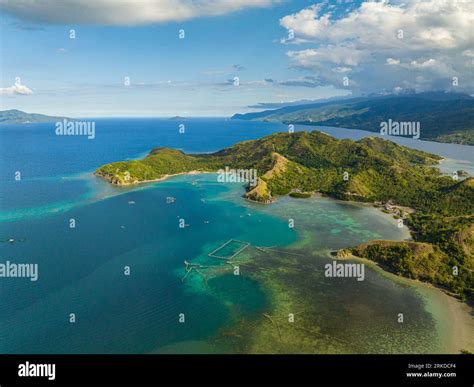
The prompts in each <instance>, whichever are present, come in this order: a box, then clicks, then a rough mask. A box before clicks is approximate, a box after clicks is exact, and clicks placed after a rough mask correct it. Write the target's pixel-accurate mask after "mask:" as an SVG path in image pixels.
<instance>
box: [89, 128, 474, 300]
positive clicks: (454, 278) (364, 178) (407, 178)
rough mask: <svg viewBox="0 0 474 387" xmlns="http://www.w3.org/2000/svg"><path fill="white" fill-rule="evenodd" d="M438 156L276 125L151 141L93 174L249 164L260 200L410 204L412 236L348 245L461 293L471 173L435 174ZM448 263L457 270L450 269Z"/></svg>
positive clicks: (125, 175) (473, 201)
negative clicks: (210, 139) (176, 141)
mask: <svg viewBox="0 0 474 387" xmlns="http://www.w3.org/2000/svg"><path fill="white" fill-rule="evenodd" d="M439 159H440V157H439V156H436V155H433V154H429V153H425V152H422V151H418V150H412V149H409V148H406V147H403V146H400V145H397V144H395V143H393V142H390V141H387V140H383V139H381V138H364V139H361V140H359V141H352V140H337V139H335V138H333V137H331V136H329V135H327V134H324V133H321V132H317V131H314V132H297V133H292V134H290V133H277V134H273V135H270V136H267V137H264V138H262V139H259V140H253V141H245V142H241V143H238V144H236V145H234V146H232V147H230V148H226V149H223V150H221V151H219V152H216V153H212V154H199V155H186V154H184V153H183V152H181V151H178V150H173V149H167V148H157V149H154V150H152V151H151V152H150V154H149V155H148V156H147V157H145V158H144V159H143V160H133V161H125V162H116V163H111V164H107V165H105V166H103V167H101V168H99V169H98V170H97V171H96V174H97V175H99V176H102V177H104V178H106V179H107V180H108V181H110V182H112V183H114V184H118V185H127V184H134V183H139V182H142V181H147V180H155V179H159V178H161V177H163V176H165V175H171V174H176V173H184V172H189V171H194V170H195V171H218V170H219V169H225V168H226V167H228V168H231V169H256V170H257V173H258V184H257V186H256V187H249V188H248V192H247V193H246V197H247V198H249V199H252V200H255V201H260V202H265V203H268V202H270V201H272V200H274V198H275V196H277V195H286V194H292V195H293V196H297V197H301V196H307V195H306V194H305V193H311V192H314V191H317V192H321V193H324V194H327V195H330V196H333V197H337V198H340V199H343V200H358V201H367V202H385V203H386V202H391V203H393V204H397V205H401V206H407V207H411V208H413V209H414V210H415V212H414V213H412V214H411V215H409V216H408V217H407V218H406V219H405V222H407V223H408V224H409V226H410V227H411V228H412V230H413V233H414V239H415V240H416V242H412V243H409V244H408V243H405V242H400V243H398V244H396V243H392V244H385V245H380V244H374V245H373V246H370V245H368V246H366V247H365V248H364V249H362V248H359V249H358V250H354V251H356V253H357V254H360V255H361V256H365V257H367V258H370V259H374V260H378V261H382V262H383V263H384V264H385V265H386V266H387V267H389V268H390V269H391V270H393V271H395V272H398V273H400V274H403V275H406V276H410V277H413V278H420V279H423V280H427V281H430V282H433V283H437V284H439V285H443V286H446V287H448V288H449V289H451V290H452V291H453V292H455V293H457V294H460V295H463V296H466V295H467V296H469V295H472V289H473V276H472V269H473V266H474V265H473V259H474V256H473V253H472V252H473V250H472V243H473V232H474V227H473V223H474V222H473V220H474V215H473V214H474V207H473V206H474V179H473V178H467V179H465V180H460V181H455V180H453V179H452V178H450V177H447V176H442V175H441V174H440V173H439V171H438V170H437V169H436V168H433V167H432V165H433V164H436V163H437V162H438V160H439ZM418 242H419V243H420V244H418ZM374 243H375V242H374ZM404 243H405V244H404ZM454 266H456V267H458V269H459V274H458V275H454V274H453V267H454Z"/></svg>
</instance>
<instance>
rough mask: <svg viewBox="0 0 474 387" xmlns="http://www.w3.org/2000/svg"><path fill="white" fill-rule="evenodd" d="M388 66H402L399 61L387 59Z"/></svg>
mask: <svg viewBox="0 0 474 387" xmlns="http://www.w3.org/2000/svg"><path fill="white" fill-rule="evenodd" d="M387 64H389V65H398V64H400V60H399V59H393V58H387Z"/></svg>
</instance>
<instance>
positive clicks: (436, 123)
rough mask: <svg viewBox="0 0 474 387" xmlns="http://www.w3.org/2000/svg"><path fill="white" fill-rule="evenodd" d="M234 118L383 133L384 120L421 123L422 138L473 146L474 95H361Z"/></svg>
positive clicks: (431, 93) (433, 93) (432, 93)
mask: <svg viewBox="0 0 474 387" xmlns="http://www.w3.org/2000/svg"><path fill="white" fill-rule="evenodd" d="M232 118H233V119H241V120H254V121H270V122H283V123H285V124H294V125H296V124H300V125H315V126H332V127H340V128H347V129H360V130H367V131H370V132H380V124H381V122H387V121H388V120H392V121H396V122H419V123H420V139H423V140H430V141H438V142H450V143H456V144H465V145H474V98H473V97H471V96H469V95H467V94H461V93H443V92H430V93H419V94H407V95H387V96H383V97H360V98H352V99H341V100H330V101H324V102H315V103H305V104H301V105H296V106H287V107H283V108H280V109H273V110H264V111H262V112H256V113H247V114H235V115H234V116H233V117H232Z"/></svg>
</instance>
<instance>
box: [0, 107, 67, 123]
mask: <svg viewBox="0 0 474 387" xmlns="http://www.w3.org/2000/svg"><path fill="white" fill-rule="evenodd" d="M65 118H67V117H54V116H47V115H44V114H37V113H25V112H23V111H21V110H16V109H11V110H2V111H0V124H35V123H40V122H56V121H62V120H64V119H65ZM67 119H68V120H70V118H67Z"/></svg>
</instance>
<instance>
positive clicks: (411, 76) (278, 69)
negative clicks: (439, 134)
mask: <svg viewBox="0 0 474 387" xmlns="http://www.w3.org/2000/svg"><path fill="white" fill-rule="evenodd" d="M122 1H123V4H125V3H128V7H129V8H125V5H123V6H120V7H117V8H116V9H113V10H111V9H110V8H109V7H110V5H108V4H106V2H105V1H104V0H95V1H92V0H90V1H89V0H71V4H75V6H76V8H75V9H74V8H69V9H66V10H65V9H61V8H60V7H58V5H57V4H58V2H54V1H53V0H44V2H43V3H42V4H41V3H40V5H38V7H37V8H35V7H34V3H37V0H33V2H29V3H25V2H26V0H16V1H15V2H12V1H10V0H0V6H1V7H2V8H3V9H2V15H3V17H2V19H1V25H0V28H1V44H2V46H1V52H2V58H1V70H2V73H1V84H0V87H1V88H2V95H1V98H2V99H1V108H2V110H3V109H13V108H16V109H20V110H25V111H28V112H40V113H46V114H59V115H70V116H77V117H79V116H88V117H94V116H95V117H97V116H174V115H184V116H229V115H232V114H234V113H236V112H244V111H250V110H251V109H250V108H248V106H251V105H255V104H258V103H275V102H292V101H297V100H303V99H310V100H314V99H318V98H327V97H333V96H338V95H347V94H354V95H357V94H360V93H367V92H392V91H393V90H400V89H402V88H410V87H411V86H413V88H414V89H416V88H417V87H418V89H419V90H418V91H423V87H424V88H425V89H430V88H444V89H449V87H448V86H449V83H450V79H451V75H453V76H454V75H456V74H458V73H459V71H458V70H457V69H455V66H454V65H453V64H452V63H447V64H446V63H443V62H442V59H443V58H449V55H452V53H451V54H449V52H448V51H449V50H456V54H458V55H459V57H460V58H461V59H463V60H465V61H466V60H471V59H470V58H471V56H472V55H471V54H473V53H472V52H470V51H469V50H468V49H467V48H466V47H467V46H466V44H465V42H464V43H462V44H460V45H459V47H452V44H451V42H450V41H446V42H445V44H444V46H442V47H432V46H430V43H431V41H429V40H427V39H425V40H426V41H425V42H422V43H425V44H426V47H425V49H424V50H423V48H424V47H422V49H421V50H420V48H419V47H418V46H419V42H418V46H417V50H415V49H411V50H410V48H411V47H409V49H405V48H400V47H393V39H394V37H393V36H392V31H388V32H387V34H386V35H387V37H386V39H385V40H386V41H384V40H383V39H381V41H380V46H381V47H380V52H383V50H385V51H384V55H378V54H379V51H377V52H376V53H375V54H374V53H373V52H372V53H371V52H369V51H370V47H369V46H370V44H367V42H366V41H364V35H363V34H360V35H359V36H360V38H359V39H360V41H359V42H357V41H356V44H357V43H358V45H357V46H354V43H353V41H354V36H353V37H350V36H349V35H347V36H346V37H345V38H344V39H341V38H340V37H341V36H343V37H344V29H343V28H342V27H341V25H342V24H341V23H339V24H338V23H337V21H344V19H345V20H346V23H345V24H344V25H346V24H347V23H348V22H351V20H352V19H353V18H354V17H358V18H359V20H361V21H362V22H364V20H365V23H370V22H371V20H372V19H371V18H372V17H373V16H374V15H377V14H379V13H380V12H387V9H376V8H370V6H369V7H367V8H364V7H365V5H364V3H361V2H360V1H357V2H356V1H350V0H337V1H336V0H335V1H330V2H324V3H322V4H321V2H319V3H317V2H315V1H304V0H299V1H278V0H258V1H257V0H254V3H252V2H250V1H246V0H242V1H241V5H239V6H237V7H236V6H231V5H230V4H231V3H232V2H229V1H228V0H199V1H197V2H196V4H197V5H196V6H195V7H194V8H191V9H189V7H188V5H189V2H188V4H186V2H183V1H182V0H155V2H153V0H140V1H132V0H122ZM430 1H437V0H430ZM22 3H25V4H27V6H24V7H22ZM32 3H33V6H32V5H31V4H32ZM118 3H120V2H118ZM234 3H239V2H238V1H235V2H234ZM257 3H259V5H258V6H256V5H255V4H257ZM408 3H410V2H408ZM48 4H49V5H48ZM150 4H151V6H150ZM183 4H184V5H183ZM389 6H391V7H392V8H394V7H395V8H396V7H398V11H399V10H400V9H402V8H401V7H403V5H399V4H398V3H396V2H395V3H394V5H393V6H392V5H390V4H389ZM48 7H49V9H48ZM130 7H131V8H130ZM140 7H141V8H143V10H140V9H138V8H140ZM146 7H152V8H146ZM160 7H162V8H160ZM381 7H387V5H383V4H382V5H381ZM392 8H390V9H388V10H389V11H390V10H392ZM82 10H84V12H82ZM150 10H151V11H150ZM404 10H405V11H406V12H407V13H409V14H407V15H408V17H412V18H413V19H414V21H416V18H421V17H423V16H427V15H426V14H423V12H429V11H424V10H423V9H421V10H420V9H418V8H414V6H413V7H412V9H411V10H410V6H408V7H405V8H404ZM455 11H456V10H453V12H455ZM154 12H155V13H154ZM454 14H455V15H457V13H454ZM394 15H395V12H394ZM407 15H405V16H407ZM351 18H352V19H351ZM364 18H365V19H364ZM425 18H426V17H425ZM328 20H329V22H328ZM389 21H390V20H389ZM328 23H329V24H328ZM396 23H397V20H395V22H394V24H393V26H392V27H391V28H392V30H393V33H395V31H396V27H397V24H396ZM399 23H400V26H401V27H404V28H405V30H406V31H407V33H410V34H411V35H414V33H413V32H412V29H413V28H414V27H413V25H412V24H413V23H412V24H408V25H403V23H406V22H402V21H399ZM433 23H434V24H435V25H439V22H437V21H436V20H433ZM359 24H361V22H359ZM370 28H371V26H370V25H369V26H366V30H367V29H368V31H369V33H370ZM373 28H374V31H373V34H372V35H368V36H369V38H370V39H374V40H375V43H376V44H375V45H376V46H377V44H379V42H378V39H379V37H378V36H379V35H380V31H376V30H375V29H376V28H379V27H376V26H375V25H374V26H373ZM425 28H426V26H425ZM453 28H454V31H453ZM71 29H74V30H75V34H76V38H75V39H70V37H69V34H70V32H69V31H70V30H71ZM180 29H183V30H184V32H185V38H184V39H179V36H178V34H179V30H180ZM455 29H456V27H455V26H454V25H447V26H446V30H447V31H448V32H450V33H452V34H453V36H454V37H456V36H455V33H456V32H458V31H456V30H455ZM290 30H291V32H292V33H293V35H294V38H293V39H292V40H285V39H286V38H287V37H288V36H289V35H288V34H289V33H290ZM331 31H332V32H331ZM382 33H384V32H382ZM438 33H440V34H441V33H443V31H441V32H438ZM354 34H357V31H355V32H354ZM323 35H324V36H323ZM443 36H445V34H444V35H443ZM466 39H467V40H468V43H469V39H470V37H469V36H468V37H467V38H466ZM365 40H367V38H365ZM407 40H408V39H407ZM418 40H419V39H418ZM471 43H472V40H471ZM405 44H406V43H405ZM463 44H464V46H463ZM397 50H398V52H397ZM392 53H393V54H397V55H398V56H396V57H394V58H392V57H391V56H392ZM463 53H464V54H463ZM435 54H436V55H437V56H436V55H435ZM448 54H449V55H448ZM410 55H411V56H410ZM443 55H444V56H443ZM378 56H379V57H378ZM369 58H370V59H369ZM373 58H376V59H375V60H374V59H373ZM403 60H405V62H406V63H404V62H403ZM397 61H398V63H397ZM379 62H380V63H379ZM387 63H390V68H389V70H390V71H391V72H393V74H394V76H393V77H392V78H394V79H393V80H390V81H389V82H388V81H387V78H390V77H387V74H386V72H387V69H388V65H387ZM404 65H405V66H404ZM435 65H436V66H437V67H436V66H435ZM441 65H442V66H441ZM434 67H436V69H434ZM449 67H451V68H449ZM458 67H459V68H462V66H461V64H459V66H458ZM433 70H436V71H433ZM443 71H444V74H441V73H442V72H443ZM451 73H452V74H451ZM420 74H421V75H420ZM433 74H435V75H436V77H434V76H433ZM345 76H348V78H349V79H350V80H351V81H350V83H349V84H348V85H344V84H343V82H342V79H343V78H344V77H345ZM423 76H424V78H423ZM16 77H19V78H20V83H18V82H16V83H15V81H16ZM125 77H129V79H130V85H129V86H125V84H124V81H125ZM234 77H238V78H239V85H238V86H235V85H234V84H233V80H234ZM404 77H405V79H403V78H404ZM430 77H431V78H430ZM371 78H373V79H372V80H371ZM410 82H411V84H410ZM437 82H438V83H437ZM445 84H446V85H448V86H446V87H444V86H443V85H445ZM19 85H21V87H18V86H19ZM420 85H421V86H420Z"/></svg>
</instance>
